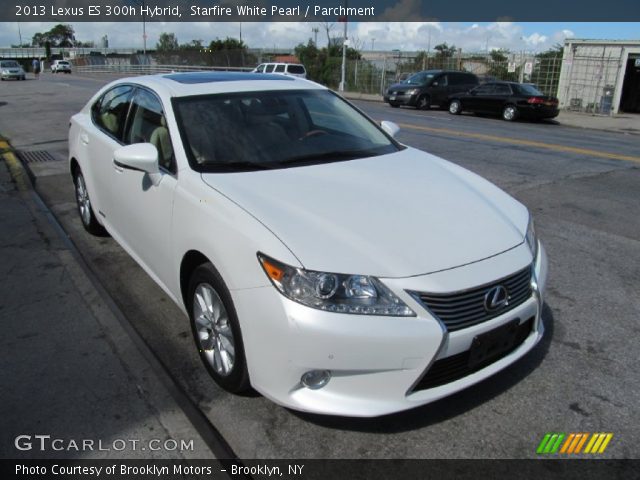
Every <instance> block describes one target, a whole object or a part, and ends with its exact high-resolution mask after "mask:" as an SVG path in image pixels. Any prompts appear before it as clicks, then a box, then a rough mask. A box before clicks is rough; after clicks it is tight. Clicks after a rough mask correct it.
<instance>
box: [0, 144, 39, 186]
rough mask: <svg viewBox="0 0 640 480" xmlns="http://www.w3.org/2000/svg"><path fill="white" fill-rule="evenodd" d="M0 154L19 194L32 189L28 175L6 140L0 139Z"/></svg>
mask: <svg viewBox="0 0 640 480" xmlns="http://www.w3.org/2000/svg"><path fill="white" fill-rule="evenodd" d="M0 154H1V156H2V159H3V160H4V163H5V164H6V165H7V168H8V169H9V174H10V175H11V178H12V179H13V181H14V182H15V184H16V188H17V189H18V191H20V192H26V191H29V190H31V189H32V186H31V182H30V181H29V173H28V172H27V171H26V170H25V168H24V167H23V165H22V163H21V162H20V160H18V157H16V154H15V152H14V150H13V148H12V147H11V145H10V144H9V142H7V140H5V139H4V138H2V137H0Z"/></svg>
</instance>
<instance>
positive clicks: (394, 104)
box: [389, 103, 400, 108]
mask: <svg viewBox="0 0 640 480" xmlns="http://www.w3.org/2000/svg"><path fill="white" fill-rule="evenodd" d="M389 105H391V106H392V107H393V108H399V107H400V105H398V104H397V103H390V104H389Z"/></svg>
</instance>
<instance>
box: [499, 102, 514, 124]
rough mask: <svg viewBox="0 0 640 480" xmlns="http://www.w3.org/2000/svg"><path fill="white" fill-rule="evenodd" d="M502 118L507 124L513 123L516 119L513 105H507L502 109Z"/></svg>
mask: <svg viewBox="0 0 640 480" xmlns="http://www.w3.org/2000/svg"><path fill="white" fill-rule="evenodd" d="M502 118H503V119H504V120H506V121H507V122H513V121H514V120H515V119H516V118H518V109H517V108H516V107H515V105H507V106H506V107H504V108H503V109H502Z"/></svg>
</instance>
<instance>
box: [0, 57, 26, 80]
mask: <svg viewBox="0 0 640 480" xmlns="http://www.w3.org/2000/svg"><path fill="white" fill-rule="evenodd" d="M25 78H26V75H25V73H24V69H23V68H22V66H20V64H19V63H18V62H16V61H15V60H2V61H0V79H2V80H11V79H13V80H24V79H25Z"/></svg>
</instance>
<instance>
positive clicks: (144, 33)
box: [142, 0, 147, 62]
mask: <svg viewBox="0 0 640 480" xmlns="http://www.w3.org/2000/svg"><path fill="white" fill-rule="evenodd" d="M144 2H145V0H142V53H143V54H144V55H145V56H146V55H147V17H146V15H145V12H146V11H147V9H146V8H145V5H144ZM145 62H146V60H145Z"/></svg>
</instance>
